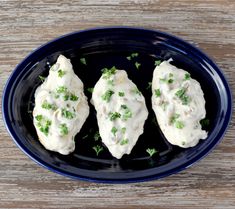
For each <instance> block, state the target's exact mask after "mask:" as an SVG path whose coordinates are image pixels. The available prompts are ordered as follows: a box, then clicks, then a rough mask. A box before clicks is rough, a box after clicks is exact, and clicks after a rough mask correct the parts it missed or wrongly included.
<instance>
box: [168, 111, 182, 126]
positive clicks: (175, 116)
mask: <svg viewBox="0 0 235 209" xmlns="http://www.w3.org/2000/svg"><path fill="white" fill-rule="evenodd" d="M179 117H180V115H179V114H177V113H175V114H174V115H172V116H171V118H170V123H171V124H172V123H175V122H176V120H177V119H178V118H179Z"/></svg>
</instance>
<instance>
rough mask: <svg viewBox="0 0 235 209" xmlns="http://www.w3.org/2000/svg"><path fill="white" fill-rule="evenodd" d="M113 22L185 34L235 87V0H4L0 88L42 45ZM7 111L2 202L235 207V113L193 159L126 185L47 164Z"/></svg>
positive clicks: (2, 132)
mask: <svg viewBox="0 0 235 209" xmlns="http://www.w3.org/2000/svg"><path fill="white" fill-rule="evenodd" d="M57 2H59V3H57ZM108 25H129V26H144V27H147V28H154V29H159V30H162V31H166V32H169V33H172V34H174V35H178V36H180V37H181V38H184V39H185V40H187V41H189V42H191V43H193V44H195V45H196V46H198V47H200V48H201V49H202V50H204V51H205V52H206V53H207V54H208V55H209V56H211V57H212V58H213V59H214V60H215V61H216V63H217V64H218V65H219V67H221V69H222V70H223V71H224V73H225V76H226V77H227V79H228V82H229V84H230V86H231V89H232V90H233V92H234V90H235V1H234V0H230V1H229V0H227V1H226V0H210V1H209V0H208V1H206V0H200V1H196V0H195V1H193V0H189V1H186V0H182V1H180V0H175V1H163V0H159V1H157V0H155V1H154V0H80V1H74V0H70V1H65V0H63V1H53V0H40V1H33V0H19V1H16V0H0V92H2V90H3V87H4V85H5V83H6V80H7V78H8V77H9V75H10V74H11V72H12V70H13V69H14V67H15V66H16V64H17V63H19V62H20V61H21V60H22V59H23V58H24V57H25V56H26V55H27V54H28V53H30V52H31V51H32V50H34V49H35V48H36V47H38V46H40V45H41V44H43V43H45V42H47V41H49V40H51V39H53V38H55V37H57V36H60V35H62V34H65V33H69V32H71V31H75V30H80V29H84V28H89V27H95V26H108ZM0 117H1V118H0V208H25V209H26V208H27V209H28V208H47V209H50V208H54V209H59V208H109V209H112V208H129V209H131V208H133V209H137V208H138V209H139V208H151V209H152V208H169V209H176V208H179V209H182V208H187V209H188V208H222V209H227V208H229V209H234V208H235V143H234V141H235V140H234V135H235V117H233V119H232V122H231V123H230V126H229V129H228V131H227V133H226V135H225V137H224V140H223V141H222V142H221V143H220V144H219V145H218V146H217V147H216V148H215V149H214V150H213V152H212V153H210V154H209V155H208V156H207V157H206V158H205V159H203V160H201V161H200V162H199V163H197V164H196V165H194V166H193V167H191V168H189V169H187V170H185V171H183V172H181V173H179V174H176V175H172V176H170V177H167V178H165V179H161V180H156V181H150V182H145V183H136V184H126V185H122V184H120V185H108V184H95V183H88V182H82V181H74V180H71V179H68V178H65V177H63V176H60V175H58V174H55V173H52V172H50V171H48V170H46V169H44V168H41V167H40V166H38V165H36V164H35V163H34V162H33V161H31V160H30V159H29V158H28V157H26V156H25V155H24V154H23V153H22V152H21V151H20V150H19V149H18V148H17V147H16V145H15V144H14V143H13V141H12V140H11V138H10V136H9V135H8V133H7V131H6V129H5V127H4V124H3V122H2V116H0Z"/></svg>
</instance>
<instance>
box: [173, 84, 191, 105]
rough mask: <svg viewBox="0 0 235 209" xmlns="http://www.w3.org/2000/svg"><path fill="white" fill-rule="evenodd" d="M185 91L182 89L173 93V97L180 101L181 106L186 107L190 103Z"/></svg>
mask: <svg viewBox="0 0 235 209" xmlns="http://www.w3.org/2000/svg"><path fill="white" fill-rule="evenodd" d="M186 90H187V89H186V88H182V89H180V90H178V91H177V92H176V93H175V95H176V96H177V97H178V98H179V99H180V100H181V101H182V104H183V105H187V104H188V103H189V102H190V101H191V99H190V97H189V96H187V95H185V93H186Z"/></svg>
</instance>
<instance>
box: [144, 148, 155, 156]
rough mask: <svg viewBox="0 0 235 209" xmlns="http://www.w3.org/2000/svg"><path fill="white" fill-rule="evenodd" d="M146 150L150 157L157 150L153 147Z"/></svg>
mask: <svg viewBox="0 0 235 209" xmlns="http://www.w3.org/2000/svg"><path fill="white" fill-rule="evenodd" d="M146 152H147V153H148V154H149V156H150V157H152V156H153V155H154V154H156V153H157V150H156V149H155V148H148V149H146Z"/></svg>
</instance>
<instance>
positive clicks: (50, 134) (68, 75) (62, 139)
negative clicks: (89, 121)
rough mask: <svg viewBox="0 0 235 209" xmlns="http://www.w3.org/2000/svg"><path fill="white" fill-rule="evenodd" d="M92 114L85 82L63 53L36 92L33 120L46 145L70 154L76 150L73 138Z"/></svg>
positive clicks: (47, 147)
mask: <svg viewBox="0 0 235 209" xmlns="http://www.w3.org/2000/svg"><path fill="white" fill-rule="evenodd" d="M88 114H89V106H88V103H87V98H86V96H85V95H84V93H83V83H82V81H81V80H80V79H79V78H78V76H77V75H76V74H75V73H74V71H73V67H72V64H71V62H70V60H69V59H67V58H66V57H64V56H63V55H60V56H59V57H58V60H57V62H56V64H54V65H53V66H52V67H51V69H50V71H49V76H48V77H47V78H46V79H45V81H44V82H43V83H42V85H40V86H39V87H38V88H37V89H36V92H35V107H34V110H33V118H34V120H33V123H34V126H35V128H36V131H37V134H38V137H39V140H40V142H41V143H42V144H43V146H44V147H45V148H46V149H48V150H51V151H56V152H59V153H60V154H63V155H67V154H69V153H71V152H73V151H74V149H75V142H74V137H75V135H76V134H77V133H78V132H79V131H80V129H81V127H82V125H83V124H84V122H85V120H86V118H87V117H88Z"/></svg>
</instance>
